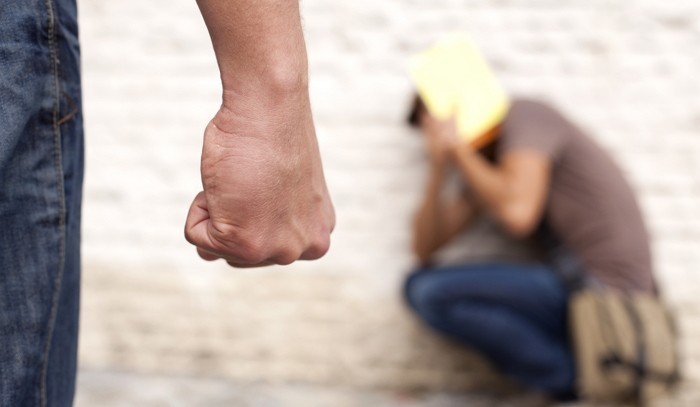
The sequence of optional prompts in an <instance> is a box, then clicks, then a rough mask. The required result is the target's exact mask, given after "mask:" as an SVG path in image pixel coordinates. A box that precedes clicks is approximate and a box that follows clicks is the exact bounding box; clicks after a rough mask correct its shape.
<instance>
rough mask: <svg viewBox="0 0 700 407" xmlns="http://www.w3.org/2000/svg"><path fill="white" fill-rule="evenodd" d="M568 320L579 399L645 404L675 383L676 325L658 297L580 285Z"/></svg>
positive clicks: (677, 368)
mask: <svg viewBox="0 0 700 407" xmlns="http://www.w3.org/2000/svg"><path fill="white" fill-rule="evenodd" d="M569 324H570V333H571V337H572V345H573V348H574V354H575V358H576V364H577V381H578V382H577V389H578V391H579V393H580V395H581V396H582V397H585V398H588V399H592V400H598V401H627V402H635V403H637V404H645V403H646V402H648V401H649V400H651V399H652V398H654V397H656V396H659V395H661V394H663V393H665V392H667V391H669V390H670V389H671V388H672V387H673V386H674V385H675V384H676V383H677V382H678V381H679V379H680V375H679V366H678V364H679V357H678V348H677V346H678V343H677V342H678V338H677V331H676V326H675V323H674V321H673V318H672V315H671V313H670V312H669V311H668V309H667V308H666V306H665V304H664V303H663V302H662V301H661V300H660V299H659V298H657V297H655V296H652V295H649V294H645V293H635V294H625V293H621V292H619V291H617V290H614V289H610V288H598V289H594V288H583V289H579V290H576V291H574V292H572V293H571V298H570V301H569Z"/></svg>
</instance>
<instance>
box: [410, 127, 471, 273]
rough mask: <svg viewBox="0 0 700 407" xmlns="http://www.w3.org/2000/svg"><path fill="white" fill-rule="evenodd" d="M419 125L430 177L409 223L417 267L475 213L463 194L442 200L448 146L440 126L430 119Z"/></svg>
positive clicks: (452, 236) (455, 233)
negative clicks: (423, 135) (411, 227)
mask: <svg viewBox="0 0 700 407" xmlns="http://www.w3.org/2000/svg"><path fill="white" fill-rule="evenodd" d="M422 122H423V126H422V127H423V131H424V132H425V141H426V147H427V152H428V158H429V163H430V173H429V175H428V182H427V185H426V188H425V193H424V195H423V201H422V202H421V204H420V206H419V208H418V211H416V214H415V217H414V220H413V251H414V253H415V255H416V257H418V259H419V260H420V261H421V263H427V262H428V261H429V260H430V258H431V257H432V256H433V254H434V253H435V252H436V251H437V250H439V249H440V248H441V247H443V246H444V245H445V244H446V243H447V242H449V241H450V240H451V239H452V238H454V237H455V236H456V235H457V234H458V233H459V232H460V231H462V230H464V228H466V227H467V225H468V224H469V222H470V221H471V220H472V219H473V218H474V214H475V212H476V210H475V208H474V205H473V204H472V202H470V201H469V199H468V198H467V197H466V196H465V195H464V194H460V195H459V196H458V197H449V198H446V197H445V196H444V194H443V190H444V186H445V177H446V175H447V172H448V171H449V170H450V166H452V165H453V163H452V161H451V159H452V157H451V154H450V149H451V142H450V140H449V138H445V137H443V136H444V128H443V126H442V125H441V123H438V122H436V121H434V120H431V119H430V118H427V119H423V120H422Z"/></svg>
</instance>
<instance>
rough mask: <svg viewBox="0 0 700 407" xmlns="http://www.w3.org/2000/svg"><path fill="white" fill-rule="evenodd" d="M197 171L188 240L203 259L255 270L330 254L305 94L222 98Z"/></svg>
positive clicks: (330, 216) (326, 204)
mask: <svg viewBox="0 0 700 407" xmlns="http://www.w3.org/2000/svg"><path fill="white" fill-rule="evenodd" d="M201 171H202V184H203V189H204V190H203V191H202V192H200V193H199V194H198V195H197V196H196V197H195V199H194V202H193V203H192V206H191V208H190V211H189V214H188V215H187V222H186V225H185V236H186V238H187V240H188V241H189V242H190V243H192V244H193V245H195V246H196V247H197V251H198V253H199V255H200V256H201V257H202V258H204V259H206V260H216V259H219V258H221V259H224V260H226V261H227V262H228V263H229V264H230V265H232V266H235V267H257V266H265V265H270V264H289V263H292V262H294V261H296V260H299V259H301V260H313V259H317V258H319V257H321V256H323V255H324V254H325V253H326V251H327V250H328V248H329V245H330V233H331V231H332V230H333V227H334V226H335V213H334V210H333V205H332V204H331V199H330V197H329V195H328V190H327V189H326V182H325V179H324V176H323V169H322V166H321V158H320V155H319V151H318V145H317V142H316V134H315V130H314V124H313V119H312V116H311V109H310V106H309V98H308V91H307V90H306V88H303V89H300V90H298V91H297V90H294V89H282V90H281V91H274V92H259V93H257V94H253V95H249V94H240V93H232V92H228V93H226V92H225V93H224V102H223V104H222V107H221V109H220V110H219V112H217V114H216V115H215V116H214V118H213V119H212V120H211V122H209V124H208V125H207V127H206V130H205V132H204V147H203V151H202V163H201Z"/></svg>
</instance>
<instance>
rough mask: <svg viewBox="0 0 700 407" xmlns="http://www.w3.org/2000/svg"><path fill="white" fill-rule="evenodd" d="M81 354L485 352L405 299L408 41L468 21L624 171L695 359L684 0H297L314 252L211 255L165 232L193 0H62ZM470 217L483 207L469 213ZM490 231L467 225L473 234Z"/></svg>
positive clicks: (181, 156) (200, 70)
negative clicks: (313, 168) (307, 93)
mask: <svg viewBox="0 0 700 407" xmlns="http://www.w3.org/2000/svg"><path fill="white" fill-rule="evenodd" d="M80 6H81V23H82V32H81V35H82V40H83V68H84V85H85V90H84V94H85V114H86V131H87V143H88V144H87V145H88V150H87V154H88V156H87V176H86V177H87V178H86V187H85V209H84V226H83V230H84V265H85V271H84V302H83V321H82V337H81V361H82V366H84V367H94V368H123V369H136V370H141V371H145V372H160V373H192V374H202V375H210V376H224V377H230V378H235V379H239V380H242V381H254V380H266V381H304V382H312V383H321V384H339V385H346V384H349V385H367V386H390V387H396V388H403V387H424V388H434V389H440V388H465V387H469V386H472V385H474V383H477V382H479V381H480V380H487V381H490V380H492V379H493V377H492V375H490V374H484V373H483V372H484V369H483V363H482V362H479V361H477V360H476V359H475V356H474V355H471V354H470V353H468V352H467V351H464V350H461V349H458V348H457V347H455V346H453V345H451V344H448V343H446V342H445V341H443V340H442V339H440V338H437V337H436V336H434V335H432V334H430V333H428V332H427V331H426V330H424V329H423V328H422V327H420V326H419V325H418V324H417V323H416V322H415V321H414V320H413V319H412V318H411V317H410V316H409V315H408V314H407V312H406V311H405V310H404V308H403V306H402V304H401V301H400V297H399V287H400V282H401V280H402V278H403V276H404V275H405V273H406V271H407V270H408V269H409V268H410V266H411V264H412V260H411V258H410V255H409V251H408V239H409V230H408V223H409V218H410V215H411V212H412V211H413V209H414V206H415V205H416V199H417V198H418V196H419V194H420V189H421V183H422V180H423V170H424V162H423V152H422V145H421V140H420V138H418V137H415V136H414V135H412V134H411V132H410V131H409V130H408V129H407V128H406V127H405V126H404V125H403V118H404V115H405V111H406V107H407V104H408V98H409V95H410V94H411V86H410V82H409V81H408V78H407V76H406V73H405V67H406V61H407V58H408V57H409V56H410V55H412V54H413V53H415V52H417V51H419V50H420V49H422V48H423V47H425V46H428V45H429V44H430V43H431V42H433V41H434V40H436V39H438V38H440V37H441V36H443V35H444V34H446V33H448V32H451V31H454V30H469V31H470V32H471V33H472V35H473V36H474V38H475V39H476V40H477V41H478V42H479V43H480V44H481V45H482V47H483V50H484V52H485V53H486V54H487V56H488V57H489V58H490V59H491V60H492V61H493V63H494V66H495V67H496V69H497V71H498V73H499V75H500V77H501V78H502V79H503V81H504V83H505V84H506V86H507V87H508V89H510V90H511V91H512V93H514V94H520V95H534V96H538V97H542V98H544V99H547V100H550V101H552V102H554V103H555V104H557V105H558V106H560V107H561V108H562V109H563V110H564V111H565V112H566V113H567V114H569V115H570V116H571V117H573V118H574V119H575V120H576V121H578V122H579V123H580V124H581V125H582V126H583V127H584V128H586V129H588V130H590V131H591V133H592V134H593V135H594V136H595V137H597V138H598V139H599V140H600V142H601V143H602V144H603V145H604V146H606V147H608V148H609V149H611V150H612V151H613V152H614V155H615V156H616V157H617V158H618V160H619V162H620V164H621V165H622V166H623V168H624V169H625V171H626V173H627V174H628V176H629V178H630V179H631V181H632V182H633V184H634V185H635V186H636V188H637V189H638V191H639V192H640V198H641V202H642V205H643V208H644V210H645V212H646V214H647V215H648V220H649V226H650V228H651V230H652V232H653V236H654V242H653V243H654V246H653V247H654V253H655V255H656V265H657V270H658V275H659V277H660V280H661V281H662V284H663V287H664V288H665V291H666V293H667V295H668V297H669V299H670V301H671V302H672V304H673V305H674V307H676V308H677V310H678V311H679V314H680V317H681V318H680V320H681V321H680V322H681V326H682V328H683V330H684V333H685V341H684V344H685V354H686V356H687V358H686V360H687V362H688V363H687V367H688V368H687V370H688V373H689V375H690V377H691V378H693V379H696V380H700V346H698V345H697V343H698V341H699V340H700V297H699V296H698V294H697V293H698V292H699V291H700V135H699V134H698V133H699V132H700V96H699V95H700V80H699V79H698V75H697V72H698V71H700V58H699V57H700V23H699V22H700V3H698V2H697V1H695V0H675V1H673V2H664V1H660V0H656V1H652V0H639V1H635V2H630V1H624V0H556V1H555V0H519V1H516V0H498V1H496V0H492V1H486V0H469V1H456V0H430V1H428V0H423V1H418V0H413V1H406V0H384V1H369V0H356V1H341V0H335V1H332V0H306V1H304V2H303V14H304V25H305V31H306V35H307V42H308V48H309V60H310V73H311V93H312V103H313V105H314V112H315V117H316V123H317V130H318V137H319V141H320V144H321V149H322V154H323V157H324V162H325V166H326V174H327V178H328V182H329V187H330V188H331V191H332V194H333V197H334V201H335V204H336V209H337V214H338V227H337V231H336V232H335V233H334V236H333V247H332V251H331V252H330V253H329V254H328V255H327V256H326V257H325V258H324V259H323V260H321V261H318V262H313V263H304V264H295V265H293V266H290V267H286V268H269V269H266V270H248V271H239V270H231V269H228V268H227V267H225V266H224V265H223V264H218V263H205V262H203V261H200V260H199V259H198V258H197V256H196V254H195V252H194V250H193V249H192V248H191V247H190V246H189V245H188V244H187V243H186V242H185V240H184V239H183V237H182V227H183V223H184V218H185V214H186V212H187V209H188V207H189V203H190V200H191V199H192V198H193V197H194V195H195V193H196V192H197V191H198V190H199V189H200V183H199V173H198V165H199V150H200V148H201V134H202V130H203V128H204V125H205V123H206V122H207V121H208V120H209V118H210V116H211V115H212V114H213V113H214V112H215V110H216V108H217V107H218V102H219V95H220V90H219V83H218V76H217V75H218V74H217V71H216V64H215V60H214V57H213V53H212V50H211V45H210V43H209V40H208V36H207V33H206V29H205V27H204V24H203V22H202V19H201V17H200V16H199V14H198V11H197V7H196V4H195V2H194V1H181V2H172V1H166V0H151V1H137V0H121V1H118V2H105V1H96V0H82V1H80ZM487 229H488V228H487ZM497 241H498V238H497V237H494V236H492V235H491V236H489V237H487V238H484V239H480V238H477V239H471V240H470V242H472V246H470V247H469V248H468V250H469V253H470V254H471V255H483V254H484V253H489V252H493V251H494V250H495V249H494V247H496V246H498V243H497Z"/></svg>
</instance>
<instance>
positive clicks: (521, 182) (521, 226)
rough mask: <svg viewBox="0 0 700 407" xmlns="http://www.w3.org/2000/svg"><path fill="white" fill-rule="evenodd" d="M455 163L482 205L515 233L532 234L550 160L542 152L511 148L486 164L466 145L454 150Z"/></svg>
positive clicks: (546, 187)
mask: <svg viewBox="0 0 700 407" xmlns="http://www.w3.org/2000/svg"><path fill="white" fill-rule="evenodd" d="M454 153H455V156H456V160H457V163H458V165H459V167H460V169H461V171H462V174H463V175H464V177H465V178H466V179H467V180H468V182H469V184H470V185H471V187H472V189H473V190H474V192H475V194H476V195H477V197H478V198H479V199H480V201H482V202H483V204H484V205H483V206H484V207H485V208H487V210H488V211H489V212H490V213H491V214H492V215H494V217H495V218H496V219H497V220H498V221H499V222H500V223H501V224H502V225H503V226H504V227H505V228H506V230H507V231H508V232H509V233H510V234H512V235H514V236H516V237H524V236H527V235H529V234H530V233H532V231H533V230H534V228H535V227H536V226H537V224H538V222H539V220H540V218H541V216H542V212H543V210H544V205H545V201H546V198H547V193H548V191H549V182H550V170H551V162H550V160H549V158H547V157H546V156H545V155H544V154H542V153H539V152H537V151H531V150H515V151H512V152H508V153H506V154H505V155H504V156H503V157H501V159H500V162H499V164H498V165H493V164H491V163H489V162H488V161H487V160H486V159H485V158H484V157H483V156H481V155H480V154H478V152H476V151H473V150H472V149H471V148H470V147H469V146H465V145H459V146H457V147H456V148H455V149H454Z"/></svg>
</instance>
